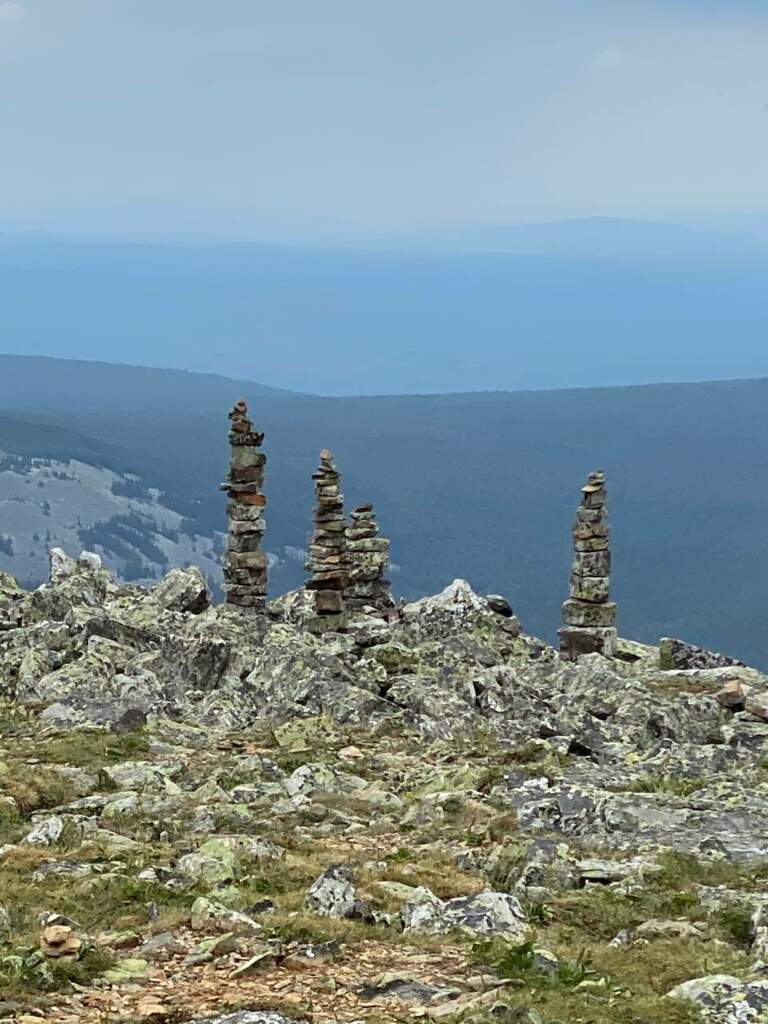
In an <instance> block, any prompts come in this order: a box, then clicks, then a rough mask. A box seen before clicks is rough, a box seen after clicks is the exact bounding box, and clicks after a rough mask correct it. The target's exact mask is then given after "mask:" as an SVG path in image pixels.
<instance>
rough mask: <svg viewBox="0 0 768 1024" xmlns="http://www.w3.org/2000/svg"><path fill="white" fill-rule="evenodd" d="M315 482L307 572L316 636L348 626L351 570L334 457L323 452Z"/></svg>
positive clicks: (311, 625)
mask: <svg viewBox="0 0 768 1024" xmlns="http://www.w3.org/2000/svg"><path fill="white" fill-rule="evenodd" d="M312 479H313V480H314V481H315V507H314V521H315V530H314V533H313V535H312V540H311V541H310V545H309V558H308V560H307V564H306V567H305V568H306V569H307V571H308V572H310V573H311V574H312V578H311V579H309V580H307V583H306V588H307V590H309V591H311V592H312V593H313V594H314V598H315V601H314V604H315V618H314V619H312V620H310V621H309V622H308V623H307V625H308V627H309V628H310V629H311V630H313V631H315V632H325V631H327V630H340V629H343V628H344V627H345V626H346V621H347V617H346V611H345V605H344V589H345V587H346V586H347V584H348V577H349V568H348V563H347V551H346V537H345V529H346V525H347V524H346V521H345V519H344V496H343V495H342V494H341V491H340V483H341V477H340V474H339V471H338V469H337V468H336V464H335V463H334V461H333V455H331V453H330V452H329V451H328V450H327V449H325V448H324V449H323V451H321V452H320V467H319V469H318V470H317V471H316V472H315V473H313V474H312Z"/></svg>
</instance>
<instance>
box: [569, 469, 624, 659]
mask: <svg viewBox="0 0 768 1024" xmlns="http://www.w3.org/2000/svg"><path fill="white" fill-rule="evenodd" d="M581 495H582V497H581V504H580V505H579V507H578V509H577V511H576V522H575V523H574V524H573V548H574V558H573V566H572V568H571V590H570V593H571V596H570V598H569V599H568V600H567V601H566V602H565V603H564V604H563V628H562V629H561V630H560V653H561V655H562V656H563V657H564V658H566V659H568V660H574V659H575V658H577V657H578V656H579V655H580V654H591V653H593V652H598V653H600V654H604V655H605V656H606V657H609V658H611V657H613V656H614V654H615V653H616V639H617V633H616V605H615V604H614V603H613V602H612V601H611V599H610V589H609V588H610V572H611V552H610V549H609V545H608V494H607V492H606V489H605V473H603V472H602V471H601V470H597V471H596V472H594V473H590V474H589V477H588V478H587V482H586V484H585V485H584V487H582V489H581Z"/></svg>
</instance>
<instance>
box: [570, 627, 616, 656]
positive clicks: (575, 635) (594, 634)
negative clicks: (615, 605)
mask: <svg viewBox="0 0 768 1024" xmlns="http://www.w3.org/2000/svg"><path fill="white" fill-rule="evenodd" d="M558 636H559V637H560V654H561V655H562V656H563V657H564V658H566V659H567V660H570V661H575V660H576V658H578V657H579V656H580V655H582V654H602V655H603V657H605V658H615V657H616V644H617V641H618V636H619V635H618V632H617V631H616V630H615V629H613V628H611V627H595V626H590V627H585V626H563V628H562V629H560V630H559V631H558Z"/></svg>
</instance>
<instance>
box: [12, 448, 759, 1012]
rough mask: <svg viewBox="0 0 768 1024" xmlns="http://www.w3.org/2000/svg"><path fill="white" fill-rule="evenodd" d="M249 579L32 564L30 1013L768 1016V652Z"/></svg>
mask: <svg viewBox="0 0 768 1024" xmlns="http://www.w3.org/2000/svg"><path fill="white" fill-rule="evenodd" d="M246 447H248V446H246ZM253 447H255V446H253ZM328 464H329V465H330V462H329V463H328ZM328 472H331V470H328ZM230 483H231V481H230ZM323 486H324V487H326V488H327V487H330V488H331V490H333V488H335V487H336V484H335V483H332V484H328V483H326V482H325V478H324V481H323ZM589 486H594V487H596V488H597V489H596V490H594V491H589V492H587V493H588V494H590V495H592V494H599V493H600V491H599V488H600V487H601V486H602V481H597V483H596V484H592V485H589ZM243 493H246V492H243ZM247 493H251V492H250V491H249V492H247ZM324 498H325V499H327V500H332V501H336V500H337V499H336V497H335V496H334V495H333V494H330V492H329V493H328V494H326V495H324ZM590 500H594V499H590ZM333 511H334V514H335V511H336V510H335V508H334V510H333ZM358 512H359V513H361V514H358V516H357V519H356V520H355V525H354V526H353V527H351V528H350V529H351V530H352V531H353V532H354V531H356V534H355V536H356V537H357V536H358V535H359V536H360V537H362V538H363V539H367V537H368V534H370V535H371V536H373V535H374V533H375V529H374V528H373V527H372V526H368V525H366V524H369V523H373V522H374V520H373V518H372V517H371V515H370V510H367V509H362V510H360V509H359V510H358ZM239 514H240V513H239V512H238V516H239ZM241 521H245V520H241V519H240V518H234V519H233V522H235V523H239V522H241ZM247 521H248V522H251V520H250V519H248V520H247ZM254 521H255V520H254ZM330 521H333V522H335V521H336V520H329V522H330ZM259 535H260V531H257V532H256V537H258V536H259ZM235 536H240V534H235ZM245 536H250V534H248V533H246V534H245ZM353 539H354V538H353ZM584 561H585V560H584V559H581V562H584ZM603 561H604V563H605V564H606V565H607V560H606V559H604V560H603ZM314 568H315V572H316V573H318V572H320V569H318V567H317V566H315V567H314ZM325 571H326V570H325V568H323V572H325ZM335 571H336V570H330V569H329V570H327V572H328V573H330V574H331V575H333V572H335ZM590 574H591V577H595V578H597V574H596V573H595V572H594V571H593V570H592V569H590ZM369 575H370V576H371V578H374V577H375V578H376V579H378V578H379V576H380V566H378V565H376V566H374V567H373V569H372V571H371V573H370V574H369ZM333 578H334V579H335V578H336V577H335V576H334V577H333ZM362 578H363V580H364V581H365V574H363V577H362ZM233 585H234V586H236V587H242V586H251V585H253V586H255V591H254V593H255V594H256V597H257V598H259V600H258V601H257V602H256V604H257V606H258V607H257V608H256V611H257V614H254V608H253V607H251V606H250V605H249V604H247V603H246V606H244V607H243V606H238V604H236V603H235V604H233V603H231V602H225V603H224V604H220V605H217V606H214V605H212V604H211V603H210V600H209V595H208V592H207V589H206V583H205V579H204V577H203V576H202V574H201V573H200V572H199V571H198V570H197V569H195V568H189V569H174V570H172V571H171V572H169V573H168V574H167V575H166V576H165V577H164V578H163V579H162V580H161V581H160V582H159V583H158V584H157V585H156V586H153V587H151V588H144V587H141V586H138V585H135V584H121V583H118V582H117V581H115V579H113V578H112V577H111V576H110V574H109V573H108V572H107V570H106V569H104V568H103V567H102V565H101V563H100V559H99V558H98V556H96V555H92V554H88V553H84V554H83V555H81V556H80V558H79V559H77V560H75V559H72V558H69V557H68V556H67V555H66V554H65V553H64V552H62V551H55V552H53V553H52V557H51V573H50V579H49V581H48V582H46V583H45V584H44V585H42V586H41V587H39V588H38V589H36V590H34V591H32V592H26V591H24V590H22V589H21V588H20V587H19V586H18V585H17V584H16V582H15V581H14V580H13V579H12V578H10V577H8V576H0V680H1V681H2V686H1V689H2V703H1V704H0V714H1V715H2V744H1V749H0V830H1V832H0V842H1V843H2V846H0V904H2V906H0V1020H4V1021H19V1022H23V1024H32V1022H36V1021H40V1020H46V1021H53V1022H57V1024H74V1022H83V1024H106V1022H110V1024H118V1022H122V1024H138V1022H140V1021H155V1022H161V1024H162V1022H167V1024H170V1022H176V1024H179V1022H185V1024H186V1022H194V1024H202V1022H208V1021H215V1022H216V1024H289V1022H292V1021H313V1022H321V1024H324V1022H331V1021H334V1022H352V1021H374V1022H378V1024H383V1022H396V1021H398V1022H402V1021H410V1020H412V1019H413V1020H415V1019H417V1018H419V1019H427V1020H434V1021H440V1020H446V1021H454V1020H456V1021H459V1020H462V1021H468V1022H471V1024H480V1022H491V1021H501V1022H513V1021H514V1022H524V1024H525V1022H527V1024H571V1022H574V1024H576V1022H582V1024H604V1022H609V1021H623V1022H632V1024H657V1022H658V1024H660V1022H664V1024H691V1022H694V1021H704V1022H713V1024H737V1022H738V1024H743V1022H752V1021H756V1022H758V1021H765V1020H767V1019H768V813H767V811H766V808H767V807H768V678H766V676H764V675H763V674H762V673H760V672H758V671H756V670H754V669H751V668H749V667H746V666H744V665H741V664H739V663H738V662H735V661H734V659H729V658H723V657H722V656H719V655H714V654H711V652H705V651H701V650H700V649H699V648H694V647H691V646H690V645H686V644H684V643H682V642H680V641H672V640H670V638H665V643H664V645H663V650H662V648H661V647H650V646H643V645H640V644H637V643H633V642H631V641H628V640H624V639H621V638H615V639H614V638H613V637H611V638H610V643H609V644H603V647H604V650H603V652H602V653H601V652H599V651H593V652H591V653H579V652H578V650H576V649H575V647H574V644H573V643H571V642H570V634H568V638H569V639H568V643H566V644H565V645H564V650H563V651H560V650H556V649H554V648H552V647H550V646H548V645H547V644H546V643H544V642H542V641H541V640H538V639H536V638H535V637H532V636H529V635H527V634H526V633H525V631H524V629H523V628H522V626H521V623H520V622H519V621H518V619H517V617H516V616H515V615H514V614H513V610H512V608H511V607H510V606H509V603H508V602H507V601H506V600H505V599H504V598H503V596H500V595H491V596H488V597H486V596H482V595H479V594H477V593H474V592H473V591H472V589H471V588H470V586H469V585H468V584H467V583H465V582H463V581H461V580H456V581H455V582H454V583H452V584H451V585H450V586H449V587H447V588H446V589H445V590H444V591H443V592H442V593H440V594H437V595H436V596H432V597H425V598H423V599H421V600H418V601H415V602H413V603H411V604H402V603H400V604H399V605H395V603H394V602H392V601H391V599H389V598H388V596H386V593H385V591H383V590H382V591H381V593H382V594H384V595H385V598H386V599H385V600H384V602H383V607H382V608H377V607H376V604H375V603H374V604H372V605H367V604H365V602H364V601H360V600H350V601H348V603H347V604H346V607H345V611H344V617H343V623H341V622H338V621H334V626H335V627H336V628H333V629H317V628H316V625H315V624H316V620H317V618H318V610H319V609H318V607H317V606H316V594H318V593H320V594H322V593H324V591H323V590H322V589H321V590H318V591H315V590H312V589H308V590H307V589H302V590H300V591H296V592H294V593H291V594H287V595H284V596H282V597H280V598H278V599H276V600H272V601H269V602H266V601H265V602H264V605H263V608H262V603H261V596H262V595H261V590H262V586H263V580H262V578H261V577H259V579H258V580H257V581H256V583H255V584H252V581H251V582H248V583H246V584H243V583H241V582H239V581H238V582H236V583H235V584H233ZM334 592H336V591H334ZM240 593H241V592H240V590H238V591H237V596H238V597H239V596H240ZM243 593H245V592H244V591H243ZM586 596H587V597H588V596H589V595H586ZM605 596H606V590H605V588H602V589H601V590H600V600H601V601H602V602H603V603H604V600H605ZM585 599H586V598H585V597H579V598H575V599H574V598H571V600H572V601H573V600H579V601H584V600H585ZM336 616H338V612H337V611H334V614H333V615H329V616H327V617H328V618H333V619H335V617H336ZM341 625H343V628H339V627H340V626H341ZM578 628H581V627H578ZM601 628H603V627H602V626H601ZM606 628H607V627H606ZM611 628H612V627H611ZM604 636H605V634H603V633H601V634H600V638H601V639H602V638H604ZM606 652H610V655H608V654H607V653H606Z"/></svg>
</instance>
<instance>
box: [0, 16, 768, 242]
mask: <svg viewBox="0 0 768 1024" xmlns="http://www.w3.org/2000/svg"><path fill="white" fill-rule="evenodd" d="M766 180H768V0H751V2H747V0H663V2H662V0H658V2H657V0H604V2H603V0H268V2H266V0H216V2H214V0H0V229H2V230H6V231H8V230H16V229H23V230H31V231H54V232H68V233H82V234H95V235H109V236H118V237H145V238H151V237H158V238H160V237H167V238H177V237H178V238H181V237H191V238H221V239H224V238H232V239H260V238H264V239H274V238H281V237H284V238H318V237H322V238H334V237H343V236H356V235H364V234H365V233H366V232H368V233H375V232H389V231H398V230H402V229H404V228H406V227H407V228H409V229H411V230H412V229H414V228H416V229H419V228H422V227H423V228H426V229H431V228H434V227H438V228H439V227H446V226H451V225H460V224H502V223H528V222H533V221H538V220H557V219H561V218H575V217H591V216H621V217H639V218H663V219H683V220H685V219H688V220H690V219H702V218H725V219H728V218H744V217H748V216H751V215H752V214H753V213H755V212H758V213H763V214H764V213H765V212H766V211H768V199H766V185H765V183H766Z"/></svg>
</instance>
